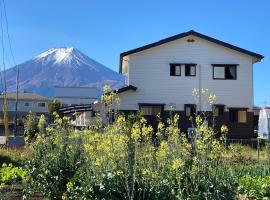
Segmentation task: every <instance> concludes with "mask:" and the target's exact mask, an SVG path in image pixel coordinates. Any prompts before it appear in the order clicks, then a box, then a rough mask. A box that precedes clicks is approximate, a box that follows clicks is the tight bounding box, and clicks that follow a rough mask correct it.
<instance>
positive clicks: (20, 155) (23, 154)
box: [0, 147, 32, 166]
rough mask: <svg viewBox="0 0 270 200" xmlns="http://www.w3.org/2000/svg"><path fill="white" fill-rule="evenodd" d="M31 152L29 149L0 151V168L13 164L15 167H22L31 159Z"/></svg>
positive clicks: (4, 149)
mask: <svg viewBox="0 0 270 200" xmlns="http://www.w3.org/2000/svg"><path fill="white" fill-rule="evenodd" d="M31 152H32V150H31V149H30V148H28V147H20V148H2V149H0V166H1V165H2V164H3V163H7V164H9V163H12V164H13V165H15V166H21V165H23V162H24V161H25V160H26V159H27V158H29V157H30V155H31Z"/></svg>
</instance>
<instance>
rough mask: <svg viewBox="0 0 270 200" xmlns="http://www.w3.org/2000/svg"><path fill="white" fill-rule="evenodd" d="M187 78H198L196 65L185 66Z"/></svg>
mask: <svg viewBox="0 0 270 200" xmlns="http://www.w3.org/2000/svg"><path fill="white" fill-rule="evenodd" d="M185 75H186V76H196V65H185Z"/></svg>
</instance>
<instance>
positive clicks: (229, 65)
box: [212, 64, 238, 80]
mask: <svg viewBox="0 0 270 200" xmlns="http://www.w3.org/2000/svg"><path fill="white" fill-rule="evenodd" d="M237 66H238V64H212V67H213V70H212V71H213V80H237ZM215 67H224V78H215V70H214V69H215ZM230 67H235V78H226V68H230Z"/></svg>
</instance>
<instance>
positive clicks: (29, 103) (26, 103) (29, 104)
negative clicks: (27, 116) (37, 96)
mask: <svg viewBox="0 0 270 200" xmlns="http://www.w3.org/2000/svg"><path fill="white" fill-rule="evenodd" d="M24 106H25V107H29V108H31V107H33V103H32V102H25V104H24Z"/></svg>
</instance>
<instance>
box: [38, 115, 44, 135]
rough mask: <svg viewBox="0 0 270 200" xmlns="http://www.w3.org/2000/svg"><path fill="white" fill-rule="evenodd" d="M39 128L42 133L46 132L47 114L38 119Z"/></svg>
mask: <svg viewBox="0 0 270 200" xmlns="http://www.w3.org/2000/svg"><path fill="white" fill-rule="evenodd" d="M38 130H39V133H40V134H42V135H45V134H46V118H45V115H41V116H40V118H39V121H38Z"/></svg>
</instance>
